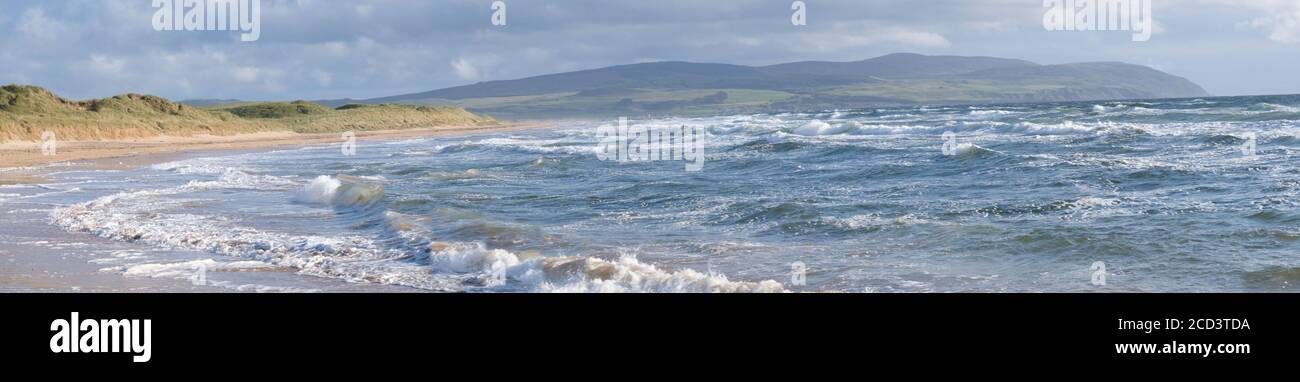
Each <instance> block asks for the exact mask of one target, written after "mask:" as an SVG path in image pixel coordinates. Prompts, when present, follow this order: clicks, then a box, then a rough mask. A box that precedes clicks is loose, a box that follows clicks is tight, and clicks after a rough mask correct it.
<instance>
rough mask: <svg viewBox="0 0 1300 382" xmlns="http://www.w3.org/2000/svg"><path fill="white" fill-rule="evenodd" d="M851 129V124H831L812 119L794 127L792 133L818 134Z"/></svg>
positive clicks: (830, 133) (838, 132) (836, 132)
mask: <svg viewBox="0 0 1300 382" xmlns="http://www.w3.org/2000/svg"><path fill="white" fill-rule="evenodd" d="M851 129H852V126H851V125H848V124H839V125H831V124H829V123H826V122H822V121H821V120H816V119H814V120H812V121H809V122H808V123H806V124H804V125H803V126H800V127H799V128H796V129H794V133H795V134H799V135H804V136H818V135H832V134H841V133H844V132H847V131H849V130H851Z"/></svg>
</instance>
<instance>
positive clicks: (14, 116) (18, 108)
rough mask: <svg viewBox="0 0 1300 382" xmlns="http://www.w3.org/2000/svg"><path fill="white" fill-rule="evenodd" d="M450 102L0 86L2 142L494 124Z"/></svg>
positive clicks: (0, 137)
mask: <svg viewBox="0 0 1300 382" xmlns="http://www.w3.org/2000/svg"><path fill="white" fill-rule="evenodd" d="M497 125H500V123H498V122H497V121H496V120H494V119H492V118H491V117H487V116H480V115H476V114H473V113H470V112H468V111H465V110H464V109H460V108H454V107H429V106H406V105H364V106H362V105H347V106H343V107H339V108H338V109H331V108H328V107H326V106H323V105H319V104H315V103H311V102H305V101H295V102H265V103H253V104H242V105H235V106H229V107H214V108H197V107H193V106H189V105H184V104H179V103H175V102H171V101H168V100H167V99H164V98H161V97H156V96H151V95H141V94H124V95H119V96H115V97H110V98H102V99H94V100H86V101H70V100H67V99H64V98H63V97H59V96H58V95H55V94H54V93H52V92H50V91H49V90H46V89H44V88H40V87H36V86H26V85H7V86H4V87H0V142H7V141H29V142H30V141H39V140H41V135H42V134H43V133H44V132H45V131H51V132H54V134H55V137H56V138H57V139H58V140H60V141H103V140H129V139H140V138H150V137H157V136H177V137H189V136H195V135H216V136H226V135H235V134H242V133H256V132H294V133H328V132H342V131H374V130H400V129H410V128H428V127H437V126H497Z"/></svg>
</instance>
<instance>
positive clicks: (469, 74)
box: [451, 57, 482, 81]
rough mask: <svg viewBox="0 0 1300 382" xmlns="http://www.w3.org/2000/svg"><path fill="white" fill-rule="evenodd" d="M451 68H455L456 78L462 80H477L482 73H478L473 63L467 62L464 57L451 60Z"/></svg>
mask: <svg viewBox="0 0 1300 382" xmlns="http://www.w3.org/2000/svg"><path fill="white" fill-rule="evenodd" d="M451 68H452V69H453V70H455V72H456V78H459V79H462V80H466V81H477V80H478V79H479V78H480V77H482V73H479V70H478V68H477V67H475V66H474V64H473V63H471V62H469V60H466V59H465V58H464V57H461V58H458V59H456V61H452V62H451Z"/></svg>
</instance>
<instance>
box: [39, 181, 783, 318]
mask: <svg viewBox="0 0 1300 382" xmlns="http://www.w3.org/2000/svg"><path fill="white" fill-rule="evenodd" d="M226 174H228V175H229V176H225V175H226ZM226 174H223V177H222V178H221V179H219V180H218V181H192V182H190V183H188V184H186V185H182V186H178V187H173V188H167V189H156V190H142V191H134V192H124V193H119V194H113V195H109V196H104V197H101V198H98V199H95V200H93V201H90V202H86V203H82V204H77V205H72V206H69V207H66V208H61V209H57V210H55V211H54V212H52V213H51V220H52V222H53V224H55V225H57V226H59V227H62V228H64V229H66V230H69V231H74V232H87V233H90V234H94V235H96V236H100V237H104V238H108V239H112V240H118V241H125V242H137V243H145V244H150V245H154V246H158V247H163V248H170V249H185V250H196V251H202V252H207V253H215V254H220V255H225V256H230V257H232V258H238V259H247V260H246V261H234V262H210V261H206V260H204V261H200V263H195V262H180V263H144V264H134V265H120V266H114V267H109V268H105V271H106V272H118V273H122V274H124V275H128V276H142V277H176V278H185V277H189V276H191V275H192V273H193V272H194V269H196V268H197V267H198V266H200V265H203V266H211V268H209V270H213V269H216V270H249V269H269V268H284V267H288V268H292V269H295V270H297V272H298V273H301V274H305V275H313V276H321V277H329V278H339V279H345V280H352V281H358V282H375V283H382V284H392V285H403V286H410V287H415V288H422V289H430V290H448V291H453V290H465V289H466V288H471V289H472V288H476V287H478V288H483V287H486V288H504V289H505V290H513V289H518V288H523V289H524V290H530V291H540V292H701V293H703V292H781V291H784V289H782V288H781V286H780V284H779V283H776V282H774V281H763V282H741V281H731V280H728V279H727V278H726V277H725V276H722V275H706V274H702V273H699V272H696V271H693V270H689V269H686V270H679V271H669V270H664V269H660V268H658V267H656V266H654V265H650V264H645V263H642V262H639V261H637V260H636V259H635V258H634V257H631V256H624V257H620V258H619V259H616V260H604V259H599V258H588V257H579V256H565V257H542V256H540V255H538V254H536V253H535V252H525V253H523V254H516V253H513V252H509V251H506V250H503V249H492V250H488V249H486V248H485V247H484V246H483V244H481V243H459V244H454V245H448V244H443V243H440V242H437V243H433V244H425V243H428V238H429V237H430V236H431V233H429V231H428V230H426V229H418V228H417V227H419V226H421V225H423V224H427V222H428V220H427V219H425V220H421V219H419V218H412V217H410V216H407V215H403V214H398V213H394V212H387V211H386V213H385V214H384V215H383V217H384V221H385V222H387V224H386V227H387V228H385V230H386V231H388V232H393V233H395V234H396V235H398V236H400V238H402V239H404V240H405V241H406V243H407V244H408V245H402V246H396V247H385V246H383V245H381V244H380V243H379V242H377V241H376V240H374V239H372V238H366V237H360V236H350V235H339V236H332V237H327V236H318V235H294V234H286V233H275V232H267V231H261V230H257V229H252V228H248V227H242V226H239V225H236V224H235V223H234V222H231V221H228V220H224V219H219V218H216V217H210V216H201V215H194V214H178V213H164V212H162V211H159V210H157V208H158V207H159V206H160V205H165V204H166V203H162V202H161V201H160V200H158V199H157V198H158V197H160V196H166V195H176V194H183V193H187V192H193V191H195V190H198V189H210V188H213V187H233V188H238V187H246V186H249V182H250V181H251V182H257V181H263V182H264V181H266V180H267V179H266V178H259V177H256V176H251V175H248V174H242V175H240V174H237V173H235V172H229V171H228V172H227V173H226ZM370 180H371V181H373V179H370ZM275 183H279V182H275ZM300 187H301V190H300V191H299V195H298V196H297V197H298V198H301V200H303V201H307V202H312V203H319V204H325V205H330V206H345V207H354V206H364V205H369V204H371V203H374V201H376V200H378V199H379V198H382V192H383V189H382V187H378V186H377V185H376V184H374V183H372V182H367V181H366V179H360V178H354V177H342V176H340V177H331V176H320V177H317V178H315V179H313V180H312V181H311V182H309V183H308V184H306V185H300ZM415 245H422V246H424V247H423V248H417V247H415ZM412 258H414V259H420V260H423V264H424V265H419V264H415V263H408V262H406V261H403V259H412ZM503 267H504V268H503ZM227 268H229V269H227ZM429 269H432V270H434V271H435V272H434V274H430V273H429ZM500 269H505V272H506V273H507V275H508V277H506V280H509V281H510V282H507V283H505V284H501V285H497V284H493V283H492V282H485V281H484V280H490V279H491V277H489V276H491V275H492V274H494V273H493V272H494V271H497V270H500ZM235 287H241V288H243V287H249V286H243V285H241V286H235ZM259 288H260V287H259ZM268 288H269V287H268Z"/></svg>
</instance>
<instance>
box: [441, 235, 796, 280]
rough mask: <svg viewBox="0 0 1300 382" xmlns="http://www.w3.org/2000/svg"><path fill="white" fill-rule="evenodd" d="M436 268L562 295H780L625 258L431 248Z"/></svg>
mask: <svg viewBox="0 0 1300 382" xmlns="http://www.w3.org/2000/svg"><path fill="white" fill-rule="evenodd" d="M429 262H430V264H431V266H433V267H434V269H437V270H442V271H450V272H457V273H476V274H478V275H479V277H480V280H487V281H482V282H483V284H484V285H485V286H494V285H498V284H494V283H501V282H506V280H513V281H515V282H518V283H522V284H524V285H528V286H531V288H530V289H532V290H535V291H541V292H562V293H590V292H598V293H642V292H648V293H756V292H759V293H779V292H785V289H784V288H783V287H782V286H781V284H780V283H778V282H776V281H771V280H767V281H762V282H743V281H731V280H728V279H727V277H726V276H724V275H718V274H705V273H701V272H697V271H695V270H691V269H684V270H679V271H667V270H663V269H660V268H659V267H656V266H654V265H650V264H646V263H643V262H640V261H638V260H637V259H636V258H635V257H634V256H630V255H623V256H620V257H618V258H617V259H615V260H604V259H600V258H594V257H581V256H552V257H544V256H540V255H537V254H524V255H518V254H515V253H511V252H508V251H505V250H501V249H494V250H488V249H485V248H484V247H483V246H482V245H481V244H465V243H443V242H435V243H433V244H431V245H430V255H429Z"/></svg>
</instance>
